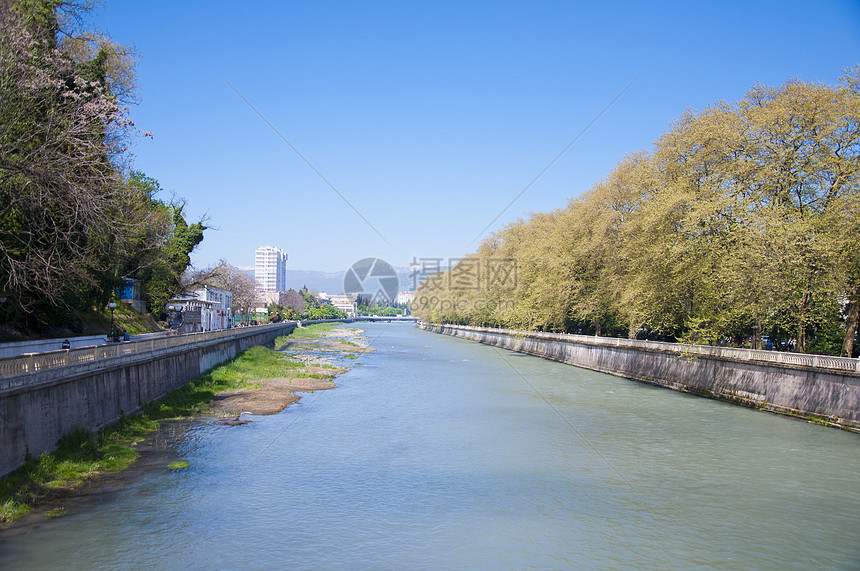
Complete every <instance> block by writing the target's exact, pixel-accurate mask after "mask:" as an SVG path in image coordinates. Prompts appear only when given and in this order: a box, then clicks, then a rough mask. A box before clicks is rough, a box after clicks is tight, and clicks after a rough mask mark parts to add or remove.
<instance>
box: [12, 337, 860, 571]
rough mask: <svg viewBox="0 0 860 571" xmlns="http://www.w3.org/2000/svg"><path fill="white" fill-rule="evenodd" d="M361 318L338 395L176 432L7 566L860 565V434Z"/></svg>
mask: <svg viewBox="0 0 860 571" xmlns="http://www.w3.org/2000/svg"><path fill="white" fill-rule="evenodd" d="M362 327H363V328H366V329H367V333H366V336H367V337H368V339H369V340H370V343H371V346H372V347H374V348H376V351H375V352H373V353H368V354H365V355H361V356H360V357H359V358H358V359H357V361H356V363H355V366H354V367H353V368H352V370H351V371H349V372H348V373H346V374H344V375H342V376H340V377H339V378H338V379H337V384H338V388H336V389H334V390H329V391H317V392H315V393H312V394H306V395H304V396H303V398H302V400H301V401H300V402H299V403H298V404H296V405H292V406H290V407H289V408H288V409H287V410H285V411H284V412H282V413H280V414H278V415H274V416H267V417H254V420H255V422H253V423H251V424H247V425H243V426H235V427H227V426H220V425H214V424H212V423H210V422H205V421H196V422H194V423H191V424H188V425H182V426H179V427H177V426H174V427H173V428H172V429H170V430H167V431H165V432H164V433H163V434H161V435H159V438H161V439H162V442H163V443H164V448H165V450H164V453H163V454H162V456H161V457H158V461H156V462H150V463H149V464H148V465H144V466H141V467H139V468H138V469H137V470H136V471H134V472H132V473H131V475H129V476H127V477H126V478H125V479H123V480H122V486H121V487H119V486H113V487H111V486H108V487H105V488H103V489H102V490H100V491H99V492H94V493H93V497H91V498H89V501H88V502H86V503H85V504H84V505H83V506H81V507H80V508H79V509H72V510H70V512H71V513H70V514H69V515H67V516H64V517H60V518H57V519H54V520H49V521H46V522H44V523H41V524H40V525H39V526H38V527H37V528H35V529H32V530H27V532H26V533H20V532H19V533H16V534H8V533H7V534H5V535H4V534H0V568H3V569H15V568H26V569H59V568H62V569H141V568H153V569H215V568H217V569H227V568H234V569H235V568H242V569H574V568H599V569H630V568H659V569H690V568H694V567H699V568H717V569H741V568H743V569H752V568H754V569H764V568H771V569H773V568H796V569H812V568H815V569H851V568H857V567H858V566H860V530H858V527H860V526H858V523H860V483H858V478H860V435H857V434H851V433H847V432H840V431H838V430H834V429H829V428H823V427H820V426H816V425H812V424H808V423H805V422H799V421H796V420H790V419H786V418H782V417H779V416H775V415H771V414H766V413H761V412H756V411H752V410H748V409H744V408H740V407H735V406H732V405H728V404H725V403H721V402H717V401H712V400H707V399H703V398H698V397H693V396H689V395H684V394H681V393H677V392H674V391H670V390H666V389H661V388H656V387H652V386H649V385H646V384H641V383H636V382H633V381H628V380H625V379H621V378H617V377H613V376H610V375H604V374H600V373H595V372H591V371H587V370H584V369H578V368H575V367H570V366H568V365H563V364H559V363H556V362H552V361H547V360H543V359H540V358H537V357H532V356H528V355H522V354H517V353H512V352H509V351H504V350H501V349H496V348H493V347H488V346H485V345H480V344H478V343H474V342H471V341H465V340H462V339H455V338H452V337H447V336H443V335H437V334H435V333H430V332H425V331H421V330H418V329H416V328H415V327H414V326H412V325H410V324H403V323H395V324H386V323H379V324H366V325H362ZM175 459H184V460H187V461H188V462H190V467H189V468H187V469H185V470H175V471H172V470H168V469H166V468H165V467H164V466H165V463H166V462H168V461H172V460H175Z"/></svg>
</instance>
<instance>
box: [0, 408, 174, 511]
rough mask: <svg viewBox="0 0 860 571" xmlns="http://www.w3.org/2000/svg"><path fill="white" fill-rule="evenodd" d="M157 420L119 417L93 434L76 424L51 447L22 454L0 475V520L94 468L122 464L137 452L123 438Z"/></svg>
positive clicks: (58, 492) (138, 435)
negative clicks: (24, 457) (14, 465)
mask: <svg viewBox="0 0 860 571" xmlns="http://www.w3.org/2000/svg"><path fill="white" fill-rule="evenodd" d="M157 426H158V424H157V423H156V422H154V421H152V420H149V419H147V418H145V417H144V416H141V415H136V416H131V417H123V418H121V419H120V420H119V421H117V422H115V423H114V424H113V425H111V426H110V427H106V428H103V429H101V430H99V431H98V432H97V433H95V434H94V433H92V432H90V431H89V430H86V429H79V430H76V431H74V432H72V433H71V434H69V435H67V436H65V437H63V438H62V439H61V440H60V442H59V443H58V445H57V449H56V450H55V451H54V452H51V453H47V454H43V455H41V456H39V457H38V458H36V457H33V456H30V457H28V458H27V460H26V461H25V462H24V465H23V466H21V467H19V468H18V469H17V470H15V471H14V472H12V473H11V474H10V475H9V476H7V477H6V478H4V479H3V480H2V481H0V523H8V522H12V521H14V520H15V519H17V518H18V517H20V516H22V515H24V514H27V513H29V512H30V511H32V509H33V506H35V505H37V504H40V503H43V502H46V501H49V500H51V499H53V498H59V497H62V495H63V494H65V493H68V492H69V491H71V490H73V489H74V488H76V487H77V486H79V485H80V484H81V483H83V482H85V481H86V480H88V479H90V478H92V477H93V476H95V475H96V474H99V473H104V472H119V471H122V470H125V469H126V468H128V467H129V466H130V465H131V464H132V463H133V462H134V461H135V460H137V458H138V454H137V452H136V451H135V450H134V448H132V447H131V446H128V444H131V443H133V442H138V441H140V440H142V439H143V438H144V437H145V436H146V435H147V434H149V433H150V432H151V431H152V430H154V429H155V428H157ZM54 511H56V510H54ZM57 513H59V512H57Z"/></svg>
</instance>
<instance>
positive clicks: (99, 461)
mask: <svg viewBox="0 0 860 571" xmlns="http://www.w3.org/2000/svg"><path fill="white" fill-rule="evenodd" d="M362 332H363V330H360V329H351V328H350V329H346V328H338V327H335V324H331V323H326V324H317V325H311V326H308V327H304V328H299V329H296V330H295V331H294V333H293V334H292V335H291V336H289V337H280V338H278V339H277V340H276V341H275V347H274V349H267V348H265V347H252V348H250V349H248V350H247V351H245V352H244V353H242V354H241V355H239V356H238V357H237V358H236V359H234V360H232V361H230V362H228V363H225V364H223V365H220V366H218V367H216V368H214V369H213V370H211V371H209V372H207V373H205V374H203V375H200V376H199V377H197V378H195V379H193V380H192V381H191V382H189V383H188V384H186V385H184V386H183V387H181V388H179V389H176V390H175V391H172V392H171V393H169V394H168V395H166V396H165V397H164V398H162V399H159V400H158V401H155V402H153V403H149V404H147V405H145V406H144V408H143V410H144V412H143V413H142V414H141V415H136V416H134V417H129V418H127V419H123V420H122V421H120V422H119V423H116V425H112V426H110V427H106V428H104V429H102V430H100V431H99V432H98V433H97V434H92V433H89V432H88V431H79V432H80V433H76V435H75V439H73V440H72V441H71V442H70V443H68V444H67V445H65V446H61V447H60V448H59V449H58V451H56V452H54V453H50V454H44V455H42V456H41V457H39V458H32V459H30V460H29V461H28V463H27V464H25V465H24V466H23V467H22V468H21V469H19V470H18V471H16V472H13V473H12V474H10V475H9V477H7V478H5V479H4V480H3V481H2V482H0V531H3V533H4V535H5V534H7V533H11V532H13V530H15V529H18V530H19V531H20V530H21V529H25V528H29V527H31V526H33V525H38V524H39V522H41V521H44V520H45V519H46V518H53V517H59V516H62V515H66V514H67V513H69V512H70V511H73V510H74V509H77V507H78V506H79V505H80V504H81V502H83V504H86V503H87V502H88V501H89V500H88V498H90V499H92V498H97V497H99V496H100V494H101V493H102V492H103V491H106V490H108V489H110V488H112V487H113V486H115V485H117V484H118V483H119V482H121V481H123V480H125V479H126V478H127V477H133V472H135V470H133V468H134V467H135V466H136V465H140V464H146V463H149V462H158V461H159V458H160V457H161V455H158V454H153V453H152V452H153V451H154V450H156V449H157V448H158V445H159V439H160V432H159V429H158V426H159V423H160V424H161V425H162V426H167V430H175V429H176V427H175V426H172V425H171V423H173V424H175V423H176V421H177V419H184V421H190V422H211V423H217V424H226V425H240V424H247V423H248V422H250V420H249V419H248V416H247V415H246V416H244V417H243V413H249V414H253V415H261V416H262V415H271V414H276V413H278V412H280V411H282V410H283V409H284V408H286V407H287V406H289V405H290V404H292V403H295V402H296V401H298V400H299V399H300V395H299V394H298V393H306V392H313V391H316V390H326V389H331V388H335V387H336V384H335V383H334V379H335V378H336V377H337V376H338V375H340V374H342V373H344V372H345V371H347V370H348V368H349V367H348V364H349V363H350V361H351V360H352V359H354V358H356V357H357V356H358V355H359V354H361V353H366V352H369V351H372V349H371V348H369V347H368V346H367V344H366V342H365V341H364V340H363V338H362V336H361V333H362ZM162 440H163V439H162ZM165 466H166V465H165ZM149 467H151V466H149ZM130 468H132V469H131V470H130Z"/></svg>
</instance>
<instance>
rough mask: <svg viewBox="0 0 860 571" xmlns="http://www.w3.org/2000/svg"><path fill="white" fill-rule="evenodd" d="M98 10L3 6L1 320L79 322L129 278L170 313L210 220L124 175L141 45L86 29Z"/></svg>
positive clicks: (52, 3)
mask: <svg viewBox="0 0 860 571" xmlns="http://www.w3.org/2000/svg"><path fill="white" fill-rule="evenodd" d="M86 9H87V6H86V5H85V4H84V3H77V2H61V1H58V0H41V1H40V0H26V1H25V0H21V1H18V2H4V3H0V26H2V29H3V34H2V35H0V124H2V125H3V128H2V129H0V296H2V297H3V298H5V301H4V303H3V304H2V305H0V322H3V323H7V324H11V325H14V326H16V327H19V328H23V329H28V330H36V331H38V330H40V329H41V328H43V327H44V326H52V325H62V326H72V325H73V324H74V322H75V321H76V320H78V319H79V314H80V312H81V311H82V310H89V308H92V307H100V306H103V305H105V304H106V303H107V302H108V301H109V300H110V298H111V296H112V292H113V290H114V288H115V286H117V285H119V283H120V279H121V278H122V277H125V276H128V277H138V278H142V281H144V289H145V291H147V287H148V286H150V290H151V292H152V294H151V297H152V299H151V300H150V303H151V304H152V303H154V305H155V307H154V310H155V311H156V312H160V310H161V306H162V305H163V303H162V300H166V299H167V298H168V297H169V296H170V295H172V294H174V293H176V292H178V291H179V290H180V288H179V287H178V286H177V283H178V277H177V276H179V275H181V274H182V272H183V271H184V270H185V268H186V267H187V266H188V263H189V258H188V254H189V253H190V252H191V251H192V250H193V249H194V247H195V246H196V245H197V244H198V243H199V242H200V240H202V235H203V230H204V229H205V226H203V224H202V223H196V224H191V225H188V224H187V223H186V222H185V220H184V218H183V216H182V205H181V204H171V205H165V204H163V203H161V202H159V201H158V200H156V199H155V198H154V196H155V194H157V192H158V184H157V182H155V181H154V180H153V179H151V178H148V177H146V176H144V175H142V174H141V173H132V174H131V176H129V177H127V178H126V177H124V176H123V169H122V162H123V158H122V157H123V153H124V152H125V146H124V143H125V141H126V140H127V138H128V137H130V136H131V135H132V134H135V133H136V132H137V131H136V129H135V127H134V124H133V122H131V120H130V119H129V117H128V116H127V110H128V106H127V105H125V104H126V103H129V102H131V101H132V100H133V89H134V66H135V61H134V53H133V50H131V49H129V48H125V47H124V46H119V45H117V44H115V43H113V42H112V41H111V40H110V38H108V37H106V36H103V35H100V34H97V33H94V32H91V31H81V30H80V29H78V26H77V25H78V24H79V23H80V22H81V21H82V19H81V18H80V16H83V15H84V13H85V12H86ZM60 11H63V12H65V17H63V18H60V17H58V13H59V12H60ZM70 15H71V16H72V17H69V16H70Z"/></svg>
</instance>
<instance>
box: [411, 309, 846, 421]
mask: <svg viewBox="0 0 860 571" xmlns="http://www.w3.org/2000/svg"><path fill="white" fill-rule="evenodd" d="M420 327H422V328H423V329H426V330H429V331H435V332H437V333H443V334H446V335H452V336H455V337H463V338H465V339H471V340H474V341H478V342H481V343H485V344H488V345H493V346H496V347H502V348H504V349H510V350H513V351H519V352H522V353H528V354H531V355H537V356H539V357H545V358H547V359H552V360H555V361H560V362H562V363H567V364H569V365H575V366H577V367H583V368H586V369H591V370H594V371H600V372H603V373H609V374H612V375H617V376H621V377H626V378H629V379H635V380H638V381H644V382H647V383H651V384H655V385H660V386H663V387H668V388H671V389H675V390H678V391H683V392H690V393H695V394H698V395H702V396H707V397H710V398H715V399H720V400H725V401H730V402H733V403H736V404H741V405H744V406H749V407H753V408H757V409H763V410H768V411H771V412H777V413H781V414H788V415H792V416H799V417H807V418H814V419H816V420H819V421H821V422H823V423H825V424H828V425H833V426H837V427H839V428H845V429H848V430H853V431H860V372H858V371H857V370H854V371H852V370H847V368H846V367H854V366H855V365H856V363H853V362H847V363H842V362H838V363H834V366H841V367H842V368H841V369H836V368H833V367H825V366H810V365H791V364H785V363H776V362H769V361H766V360H757V359H756V356H757V355H756V353H750V358H739V357H738V355H737V354H736V355H734V356H733V357H732V358H729V357H726V356H722V355H717V354H707V353H710V352H711V351H710V350H702V351H698V350H696V349H695V348H694V347H695V346H685V345H680V344H671V343H654V344H650V345H649V343H648V342H642V341H638V342H637V341H628V340H612V341H611V342H608V341H607V339H606V338H599V337H591V338H589V337H586V336H580V335H576V336H572V335H563V334H552V333H534V332H523V331H511V330H500V329H488V328H479V327H466V326H458V325H447V324H443V325H437V324H428V323H421V324H420ZM615 341H618V342H617V343H616V342H615ZM715 349H718V348H715ZM717 352H718V351H714V352H713V353H717ZM764 357H765V356H764V355H763V356H762V359H764ZM852 361H856V360H852ZM814 362H815V363H819V360H815V361H814Z"/></svg>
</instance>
